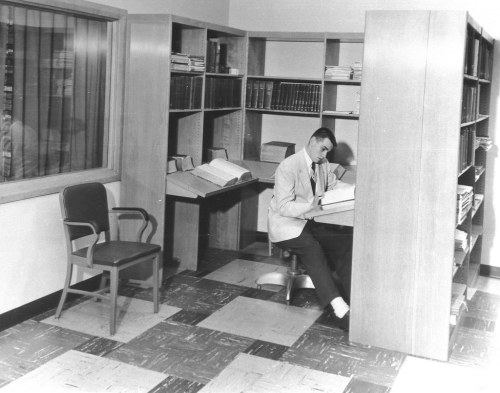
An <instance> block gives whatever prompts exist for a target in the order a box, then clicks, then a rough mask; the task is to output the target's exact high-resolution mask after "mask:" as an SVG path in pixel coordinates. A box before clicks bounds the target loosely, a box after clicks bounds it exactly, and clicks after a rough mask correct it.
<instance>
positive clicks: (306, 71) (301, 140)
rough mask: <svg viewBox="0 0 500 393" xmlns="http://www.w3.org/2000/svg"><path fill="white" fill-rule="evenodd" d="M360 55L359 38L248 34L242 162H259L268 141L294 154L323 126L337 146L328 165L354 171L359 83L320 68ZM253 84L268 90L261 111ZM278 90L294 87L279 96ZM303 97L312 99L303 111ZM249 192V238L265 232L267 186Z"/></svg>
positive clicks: (348, 64)
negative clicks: (327, 74)
mask: <svg viewBox="0 0 500 393" xmlns="http://www.w3.org/2000/svg"><path fill="white" fill-rule="evenodd" d="M362 55H363V34H361V33H308V32H249V33H248V66H247V75H246V89H245V93H246V94H245V123H244V124H245V132H244V150H243V157H244V159H245V160H251V161H259V159H260V149H261V146H262V144H263V143H266V142H270V141H282V142H290V143H294V144H295V151H298V150H300V149H301V148H302V147H303V146H304V145H306V144H307V142H308V139H309V137H310V135H311V134H312V132H313V131H314V130H316V129H317V128H319V127H321V126H326V127H329V128H331V129H332V130H333V131H334V132H335V135H336V137H337V142H338V143H339V148H338V149H335V153H334V156H333V157H330V159H331V160H333V161H335V162H339V163H341V164H343V165H355V164H356V143H357V128H358V119H359V114H358V113H356V112H358V111H357V110H356V108H357V106H356V97H357V96H359V93H360V86H361V81H360V80H353V79H351V78H352V76H350V75H348V76H347V79H341V78H340V77H339V78H331V77H325V67H326V66H344V67H347V68H350V67H351V66H352V65H353V64H354V63H356V62H357V63H358V64H360V65H361V64H362ZM258 83H260V86H259V88H260V89H261V91H262V89H264V96H266V87H267V86H269V85H270V84H271V85H272V89H271V92H270V93H268V95H267V96H268V97H269V98H268V101H267V105H266V99H265V98H264V99H263V100H262V101H261V102H260V103H259V100H255V91H256V87H255V86H256V84H258ZM284 85H285V86H297V87H296V90H293V89H294V87H292V88H291V90H283V86H284ZM277 87H278V89H277ZM276 91H277V95H275V94H276ZM284 91H285V93H283V92H284ZM280 94H281V96H280ZM301 94H302V95H301ZM258 97H262V94H259V95H258ZM280 97H281V98H280ZM283 97H285V98H283ZM290 97H291V98H290ZM304 97H305V98H304ZM307 97H312V99H311V98H310V100H309V106H308V105H307V103H308V101H307ZM301 100H302V101H301ZM254 191H255V195H254V196H253V200H252V198H250V197H249V198H248V200H247V203H246V205H245V209H248V210H249V211H251V212H252V214H248V220H253V221H254V222H253V223H252V224H251V225H252V230H253V232H255V229H257V230H258V231H260V232H266V231H267V228H266V224H265V223H266V217H267V206H268V204H269V200H270V198H271V196H272V183H271V184H267V185H266V184H262V183H261V184H260V185H259V186H256V187H254ZM255 211H258V215H255V213H254V212H255ZM243 213H245V211H244V212H243ZM248 220H246V222H247V224H248V223H249V222H248ZM250 232H252V231H250ZM248 239H251V238H250V237H248Z"/></svg>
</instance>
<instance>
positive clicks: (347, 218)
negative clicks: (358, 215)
mask: <svg viewBox="0 0 500 393" xmlns="http://www.w3.org/2000/svg"><path fill="white" fill-rule="evenodd" d="M314 221H316V222H321V223H324V224H332V225H341V226H345V227H352V226H354V210H346V211H341V212H331V213H328V214H324V215H321V216H316V217H315V218H314Z"/></svg>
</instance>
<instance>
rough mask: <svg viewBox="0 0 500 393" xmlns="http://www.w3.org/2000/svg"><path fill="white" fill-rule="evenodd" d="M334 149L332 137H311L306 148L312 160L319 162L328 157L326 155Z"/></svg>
mask: <svg viewBox="0 0 500 393" xmlns="http://www.w3.org/2000/svg"><path fill="white" fill-rule="evenodd" d="M332 149H333V144H332V142H331V141H330V139H328V138H325V139H316V138H311V140H310V141H309V144H308V145H307V149H306V150H307V154H309V157H311V160H313V162H316V163H318V162H320V161H321V160H323V159H324V158H326V155H327V154H328V152H329V151H331V150H332Z"/></svg>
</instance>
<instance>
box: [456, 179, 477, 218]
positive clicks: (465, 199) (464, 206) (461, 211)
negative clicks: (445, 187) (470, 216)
mask: <svg viewBox="0 0 500 393" xmlns="http://www.w3.org/2000/svg"><path fill="white" fill-rule="evenodd" d="M473 199H474V190H473V189H472V187H471V186H464V185H462V184H459V185H458V187H457V222H458V223H462V222H463V220H464V219H465V216H466V215H467V213H468V211H469V210H470V208H471V207H472V201H473Z"/></svg>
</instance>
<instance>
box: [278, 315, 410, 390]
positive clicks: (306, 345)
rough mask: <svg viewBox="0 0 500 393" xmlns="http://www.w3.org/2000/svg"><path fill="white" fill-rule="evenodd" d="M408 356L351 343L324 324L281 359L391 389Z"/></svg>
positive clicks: (306, 334) (306, 335)
mask: <svg viewBox="0 0 500 393" xmlns="http://www.w3.org/2000/svg"><path fill="white" fill-rule="evenodd" d="M404 359H405V355H404V354H402V353H399V352H395V351H387V350H383V349H379V348H374V347H368V346H362V345H358V344H355V343H351V342H349V338H348V334H347V333H345V332H343V331H342V330H340V329H338V328H335V327H330V326H327V325H324V324H319V323H315V324H313V325H312V326H311V327H310V328H309V329H308V330H307V331H306V332H305V333H304V334H303V335H302V336H301V337H300V338H299V339H298V340H297V341H296V342H295V343H294V344H293V345H292V346H291V347H290V349H289V350H288V351H286V352H285V354H284V355H283V357H282V359H281V360H284V361H288V362H290V363H294V364H298V365H301V366H304V367H309V368H313V369H315V370H319V371H323V372H327V373H331V374H338V375H342V376H345V377H351V376H353V377H357V378H358V379H360V380H363V381H365V382H370V383H374V384H378V385H383V386H391V385H392V383H393V381H394V379H395V377H396V375H397V373H398V371H399V369H400V367H401V365H402V363H403V361H404Z"/></svg>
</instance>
